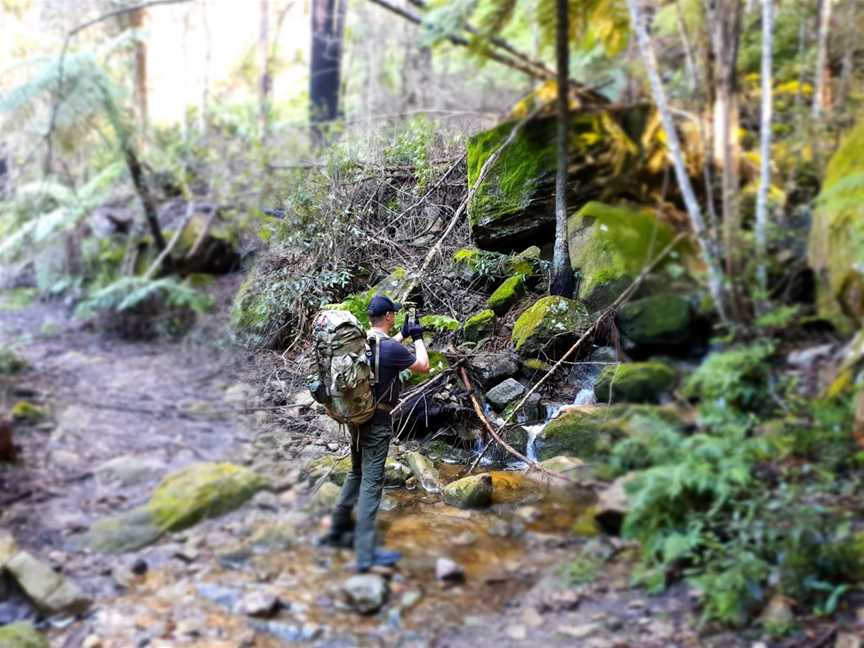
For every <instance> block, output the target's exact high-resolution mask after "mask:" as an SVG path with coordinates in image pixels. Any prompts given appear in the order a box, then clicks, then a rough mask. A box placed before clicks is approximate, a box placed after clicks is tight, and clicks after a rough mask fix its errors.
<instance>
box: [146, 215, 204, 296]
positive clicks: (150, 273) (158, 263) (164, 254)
mask: <svg viewBox="0 0 864 648" xmlns="http://www.w3.org/2000/svg"><path fill="white" fill-rule="evenodd" d="M194 213H195V203H193V202H190V203H189V204H188V205H186V213H185V214H184V215H183V220H182V221H180V224H179V225H178V226H177V230H176V231H175V232H174V236H172V237H171V240H170V241H169V242H168V245H166V246H165V249H163V250H162V251H161V252H160V253H159V256H158V257H156V260H155V261H154V262H153V264H152V265H151V266H150V267H149V268H148V269H147V272H145V273H144V279H152V278H153V277H155V276H156V273H157V272H159V269H160V268H161V267H162V264H163V263H164V262H165V259H166V258H168V255H169V254H171V251H172V250H173V249H174V248H175V247H176V246H177V243H178V241H180V237H181V236H182V235H183V231H184V230H185V229H186V226H187V225H188V224H189V221H190V220H192V215H193V214H194Z"/></svg>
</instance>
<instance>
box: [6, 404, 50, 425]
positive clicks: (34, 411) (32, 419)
mask: <svg viewBox="0 0 864 648" xmlns="http://www.w3.org/2000/svg"><path fill="white" fill-rule="evenodd" d="M9 414H10V415H11V416H12V420H13V421H17V422H19V423H38V422H39V421H42V420H44V419H46V418H47V417H48V412H47V411H46V410H45V408H44V407H42V406H41V405H36V404H34V403H31V402H30V401H26V400H20V401H18V402H17V403H15V404H14V405H13V406H12V409H11V410H10V411H9Z"/></svg>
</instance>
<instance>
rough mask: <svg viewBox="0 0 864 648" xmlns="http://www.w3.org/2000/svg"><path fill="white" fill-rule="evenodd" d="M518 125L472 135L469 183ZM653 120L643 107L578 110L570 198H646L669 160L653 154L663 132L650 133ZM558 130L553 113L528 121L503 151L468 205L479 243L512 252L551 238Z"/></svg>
mask: <svg viewBox="0 0 864 648" xmlns="http://www.w3.org/2000/svg"><path fill="white" fill-rule="evenodd" d="M516 123H517V122H516V121H508V122H505V123H503V124H500V125H498V126H496V127H495V128H492V129H490V130H487V131H484V132H482V133H478V134H477V135H475V136H473V137H472V138H471V139H470V140H469V141H468V184H469V185H471V184H473V183H474V182H475V181H476V179H477V178H478V176H479V175H480V170H481V168H482V167H483V164H484V163H485V162H486V160H487V159H488V158H489V157H490V156H491V155H492V154H493V153H494V152H495V151H496V150H497V149H498V148H499V147H500V146H501V144H502V143H503V142H504V140H505V139H507V137H508V136H509V135H510V132H511V131H512V129H513V127H514V126H515V124H516ZM652 125H653V126H652ZM655 126H656V124H655V123H654V121H653V120H651V119H650V109H649V108H647V107H645V106H631V107H627V108H621V109H616V108H608V109H605V110H591V111H587V110H579V109H578V108H576V109H574V110H573V112H572V113H571V116H570V174H569V182H568V187H567V200H568V204H570V205H577V206H578V205H583V204H585V203H586V202H588V201H590V200H602V199H604V198H608V197H612V196H618V195H622V194H624V195H629V196H634V197H636V198H642V196H641V195H640V192H642V191H643V190H644V191H646V193H647V192H649V191H650V190H651V188H652V186H659V185H660V183H661V182H662V175H663V169H664V167H665V166H666V161H665V159H664V158H663V157H658V156H656V155H653V154H652V153H653V152H654V151H655V149H657V148H658V146H659V145H660V141H659V138H656V137H650V136H648V137H646V130H647V129H648V128H652V127H655ZM556 133H557V120H556V118H555V116H554V115H549V116H541V117H538V118H535V119H532V120H531V122H529V123H528V124H526V125H525V126H524V128H523V130H522V131H521V132H520V133H519V134H518V135H517V136H516V137H515V139H514V140H513V141H512V142H511V143H510V144H509V145H508V146H507V147H506V148H504V149H503V150H502V152H501V156H500V157H499V159H498V160H497V162H496V163H495V164H494V165H492V167H491V169H490V170H489V174H488V175H487V178H486V180H485V181H484V182H482V183H481V184H480V185H479V187H478V190H477V192H476V194H475V195H474V198H473V199H472V201H471V203H470V205H469V210H468V219H469V225H470V227H471V234H472V236H473V238H474V240H475V241H476V242H477V245H478V246H479V247H481V248H484V249H488V250H501V251H506V252H509V251H514V250H517V249H520V248H522V247H524V246H525V245H529V244H537V243H538V241H540V242H546V241H551V240H552V239H553V238H554V231H555V210H554V209H553V202H554V197H555V169H556V161H555V141H556V140H555V138H556ZM646 147H647V148H648V149H650V150H646ZM646 160H652V161H653V164H646ZM646 197H647V196H646Z"/></svg>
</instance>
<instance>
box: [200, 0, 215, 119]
mask: <svg viewBox="0 0 864 648" xmlns="http://www.w3.org/2000/svg"><path fill="white" fill-rule="evenodd" d="M209 2H210V0H201V25H202V27H203V28H204V74H203V77H202V82H201V107H200V108H199V110H198V120H199V122H198V128H199V130H200V131H201V134H202V135H206V134H207V125H208V123H209V113H210V66H211V63H212V60H213V43H212V37H211V34H210V15H209V14H210V12H209V11H208V4H209Z"/></svg>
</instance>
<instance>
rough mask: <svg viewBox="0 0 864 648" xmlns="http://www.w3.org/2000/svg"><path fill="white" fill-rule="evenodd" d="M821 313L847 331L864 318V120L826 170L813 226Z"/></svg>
mask: <svg viewBox="0 0 864 648" xmlns="http://www.w3.org/2000/svg"><path fill="white" fill-rule="evenodd" d="M808 257H809V262H810V266H811V267H812V268H813V270H814V272H815V273H816V280H817V288H818V306H819V313H820V315H822V316H823V317H825V318H826V319H828V320H830V321H831V322H833V323H834V325H835V326H837V328H838V329H839V330H840V331H841V332H842V333H844V334H851V333H852V332H853V331H854V330H855V329H856V328H859V327H860V325H861V323H862V322H864V120H862V121H861V122H860V123H859V124H858V126H857V127H856V128H854V129H853V130H852V131H851V132H850V133H849V135H848V136H847V137H846V138H845V139H844V141H843V143H842V144H841V145H840V147H839V148H838V149H837V152H836V153H834V156H833V157H832V158H831V161H830V162H829V164H828V168H827V170H826V172H825V179H824V181H823V183H822V190H821V192H820V194H819V197H818V199H817V207H816V209H815V211H814V213H813V224H812V226H811V229H810V239H809V249H808Z"/></svg>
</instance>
